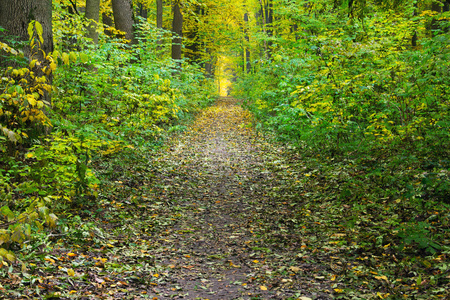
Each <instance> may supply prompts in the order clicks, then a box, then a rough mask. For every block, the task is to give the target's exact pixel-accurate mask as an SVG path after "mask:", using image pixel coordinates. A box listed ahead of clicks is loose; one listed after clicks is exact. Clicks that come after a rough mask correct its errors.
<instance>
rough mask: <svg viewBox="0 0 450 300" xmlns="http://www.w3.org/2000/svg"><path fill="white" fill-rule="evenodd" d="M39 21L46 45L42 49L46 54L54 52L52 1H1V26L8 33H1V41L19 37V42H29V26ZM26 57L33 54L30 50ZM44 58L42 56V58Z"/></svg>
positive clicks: (27, 48)
mask: <svg viewBox="0 0 450 300" xmlns="http://www.w3.org/2000/svg"><path fill="white" fill-rule="evenodd" d="M32 20H36V21H38V22H39V23H40V24H41V25H42V28H43V33H42V38H43V39H44V43H43V44H42V45H41V49H42V50H43V51H44V52H45V53H46V54H48V53H50V52H52V51H53V33H52V1H51V0H0V26H1V27H3V28H5V29H6V30H7V31H6V32H4V33H3V34H1V33H0V40H4V37H5V36H6V35H9V36H11V35H13V36H17V37H18V40H19V41H24V42H27V41H28V40H29V36H28V24H29V23H30V22H31V21H32ZM24 52H25V55H26V56H29V55H30V54H31V52H30V48H29V47H26V48H25V51H24ZM40 58H41V59H42V58H43V57H42V56H41V57H40Z"/></svg>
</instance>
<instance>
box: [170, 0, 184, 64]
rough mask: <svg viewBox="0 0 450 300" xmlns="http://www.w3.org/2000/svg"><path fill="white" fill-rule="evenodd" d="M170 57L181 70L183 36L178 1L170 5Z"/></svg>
mask: <svg viewBox="0 0 450 300" xmlns="http://www.w3.org/2000/svg"><path fill="white" fill-rule="evenodd" d="M172 11H173V21H172V59H174V60H175V61H176V62H177V65H178V69H179V70H181V48H182V36H183V14H182V13H181V8H180V1H175V3H174V4H173V7H172Z"/></svg>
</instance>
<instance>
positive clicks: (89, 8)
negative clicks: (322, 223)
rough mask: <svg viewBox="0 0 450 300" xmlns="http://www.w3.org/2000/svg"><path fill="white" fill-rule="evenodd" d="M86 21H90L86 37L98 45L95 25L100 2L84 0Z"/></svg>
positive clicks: (97, 0) (98, 0) (98, 14)
mask: <svg viewBox="0 0 450 300" xmlns="http://www.w3.org/2000/svg"><path fill="white" fill-rule="evenodd" d="M85 16H86V19H88V20H92V21H91V23H90V24H89V25H88V27H87V30H88V37H89V38H91V39H92V41H93V42H94V44H98V33H97V23H98V20H99V17H100V0H86V13H85Z"/></svg>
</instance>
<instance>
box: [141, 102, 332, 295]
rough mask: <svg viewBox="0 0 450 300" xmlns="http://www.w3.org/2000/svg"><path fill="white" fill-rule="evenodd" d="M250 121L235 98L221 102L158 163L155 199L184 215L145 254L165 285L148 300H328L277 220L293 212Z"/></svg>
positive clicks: (268, 150)
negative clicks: (280, 192)
mask: <svg viewBox="0 0 450 300" xmlns="http://www.w3.org/2000/svg"><path fill="white" fill-rule="evenodd" d="M250 121H251V119H250V114H249V113H248V112H246V111H245V110H243V109H242V108H241V107H240V106H239V105H238V104H236V100H235V99H232V98H221V99H220V100H219V101H218V103H217V104H216V105H215V106H213V107H210V108H208V109H207V110H205V111H204V112H203V113H202V114H201V115H200V116H199V117H198V118H197V119H196V121H195V122H194V124H193V125H192V126H191V128H190V130H189V131H188V132H186V133H185V134H183V135H180V136H179V137H177V138H176V139H174V140H173V142H172V144H171V147H170V151H167V152H164V153H163V154H162V159H161V157H160V158H159V159H158V160H159V161H158V164H159V166H160V169H159V170H160V172H158V174H157V175H156V178H155V181H154V186H155V187H156V188H155V189H154V190H153V196H152V197H153V198H158V199H160V201H162V202H166V203H168V204H169V205H171V206H173V207H177V209H178V210H179V213H180V215H181V218H180V220H179V221H178V222H177V223H176V224H175V225H174V226H173V227H168V228H166V229H165V231H164V232H163V236H162V237H161V238H160V240H159V242H160V247H159V248H158V249H159V251H158V252H157V253H155V252H153V253H152V252H151V251H150V252H149V253H150V254H151V255H153V256H154V258H155V265H156V266H158V268H160V269H162V270H163V271H162V272H161V274H158V276H163V277H164V278H166V279H167V280H166V281H164V282H162V283H163V284H157V283H156V285H155V286H154V288H153V290H152V292H151V293H150V295H151V296H154V297H156V298H159V297H174V298H175V299H176V298H182V297H184V298H186V299H288V298H291V297H292V298H291V299H298V298H299V297H300V296H312V297H313V298H315V299H328V297H327V296H325V295H324V294H322V296H320V293H319V292H318V290H322V291H323V290H326V289H327V284H325V283H324V282H323V281H321V279H324V278H322V277H320V276H318V274H319V272H320V269H321V267H320V266H317V265H311V264H308V263H305V262H303V261H302V260H301V259H300V260H299V257H298V256H297V254H298V250H299V249H300V248H301V247H302V243H301V241H302V237H301V236H298V235H295V234H292V232H290V230H289V228H288V227H289V225H286V223H289V221H288V220H284V222H283V219H281V222H280V218H279V216H287V215H288V214H289V205H288V202H286V199H284V200H283V199H280V198H279V197H277V196H274V195H276V194H277V192H276V191H277V190H279V188H280V187H281V186H282V185H280V182H279V179H278V176H277V174H276V173H274V171H271V170H270V169H269V168H270V165H271V164H272V163H273V160H274V159H277V160H283V158H282V157H279V156H280V153H281V152H280V151H279V149H276V147H274V146H273V145H271V144H270V143H265V142H264V140H263V139H262V138H261V137H258V138H257V137H256V136H255V132H254V131H253V129H252V128H251V127H250ZM278 164H279V161H278ZM271 195H272V196H271ZM276 198H278V199H276ZM266 237H269V238H270V240H267V238H266ZM280 241H281V242H280ZM314 274H316V275H317V276H316V277H318V278H319V279H315V276H314ZM328 290H332V289H331V288H329V289H328Z"/></svg>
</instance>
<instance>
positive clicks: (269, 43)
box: [266, 0, 273, 59]
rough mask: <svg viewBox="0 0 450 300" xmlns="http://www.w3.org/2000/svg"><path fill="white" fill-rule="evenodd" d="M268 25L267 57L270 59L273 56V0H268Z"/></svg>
mask: <svg viewBox="0 0 450 300" xmlns="http://www.w3.org/2000/svg"><path fill="white" fill-rule="evenodd" d="M266 27H267V37H268V38H269V40H268V41H267V57H268V58H269V59H270V58H271V57H272V45H273V42H272V37H273V2H272V0H267V9H266Z"/></svg>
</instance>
